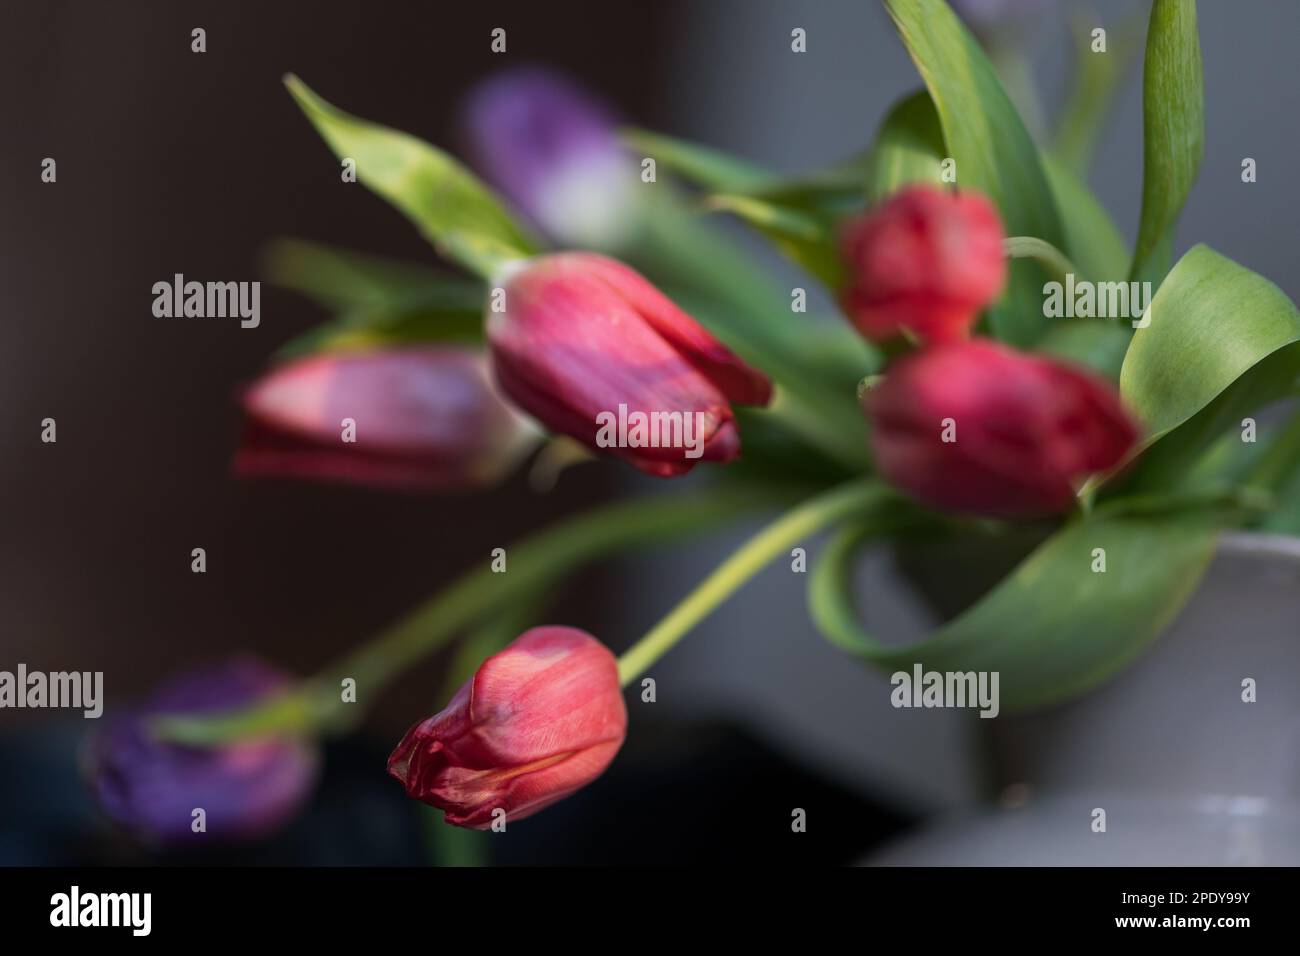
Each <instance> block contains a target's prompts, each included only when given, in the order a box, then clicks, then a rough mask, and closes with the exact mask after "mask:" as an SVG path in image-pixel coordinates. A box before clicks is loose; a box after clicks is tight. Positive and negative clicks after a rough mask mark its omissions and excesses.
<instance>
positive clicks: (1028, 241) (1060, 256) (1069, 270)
mask: <svg viewBox="0 0 1300 956" xmlns="http://www.w3.org/2000/svg"><path fill="white" fill-rule="evenodd" d="M1002 248H1003V249H1004V250H1005V251H1006V254H1007V255H1008V256H1009V257H1011V258H1012V259H1037V260H1038V261H1039V262H1041V263H1042V264H1043V265H1044V266H1046V267H1047V268H1048V269H1050V270H1051V271H1052V273H1053V274H1054V275H1055V276H1056V277H1057V278H1058V279H1060V280H1061V281H1062V282H1064V281H1065V277H1066V276H1067V275H1074V276H1076V277H1077V276H1079V270H1078V269H1076V268H1075V266H1074V263H1073V262H1071V261H1070V260H1069V258H1067V257H1066V255H1065V253H1063V252H1062V251H1061V250H1060V249H1058V248H1056V246H1054V245H1052V244H1051V243H1050V242H1048V241H1046V240H1045V239H1039V238H1038V237H1036V236H1008V237H1007V238H1006V239H1004V240H1003V242H1002Z"/></svg>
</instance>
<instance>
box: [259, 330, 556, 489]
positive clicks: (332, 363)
mask: <svg viewBox="0 0 1300 956" xmlns="http://www.w3.org/2000/svg"><path fill="white" fill-rule="evenodd" d="M243 405H244V411H245V412H246V414H247V423H246V427H245V431H244V438H243V443H242V445H241V447H240V449H239V453H238V454H237V455H236V457H235V464H234V468H235V472H236V473H237V474H239V475H242V476H253V477H265V476H272V477H286V478H307V479H322V480H332V481H345V482H352V483H356V484H361V485H372V486H380V487H392V488H404V489H411V490H441V489H448V488H465V487H474V486H479V485H485V484H490V483H492V482H493V481H495V480H496V479H497V478H499V477H501V476H502V475H503V474H504V472H505V471H507V470H508V469H509V468H510V467H511V466H512V465H513V464H514V463H515V462H516V461H517V460H518V459H519V457H520V456H521V455H522V454H523V453H524V452H525V451H527V449H528V447H529V444H530V442H531V440H532V435H533V432H532V429H531V428H530V427H529V426H528V425H527V424H526V423H525V422H524V420H523V419H522V418H521V417H520V416H519V415H518V414H517V413H516V412H514V410H513V409H511V408H510V407H509V406H508V405H507V404H506V403H505V402H504V401H503V400H502V399H501V398H500V397H499V396H498V395H497V394H496V391H495V389H494V388H493V386H492V383H491V381H490V379H489V376H488V374H487V367H486V362H485V361H484V359H483V356H482V355H481V354H480V353H477V352H475V351H473V350H470V349H464V348H455V347H447V346H433V347H410V348H400V349H385V350H382V351H374V352H356V353H344V354H325V355H318V356H313V357H311V358H306V359H301V360H299V361H295V362H291V363H289V364H286V365H282V366H279V367H277V368H275V369H273V370H272V371H271V372H270V373H269V374H267V375H266V376H265V377H263V378H261V379H259V380H258V381H257V382H255V383H254V384H253V385H252V386H251V387H250V388H248V390H247V391H246V392H245V394H244V396H243ZM348 422H351V423H352V424H351V426H349V425H348Z"/></svg>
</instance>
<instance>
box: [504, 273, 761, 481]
mask: <svg viewBox="0 0 1300 956" xmlns="http://www.w3.org/2000/svg"><path fill="white" fill-rule="evenodd" d="M501 288H502V289H503V290H504V293H505V296H504V306H505V307H504V310H502V311H492V310H491V308H489V311H488V314H487V337H488V342H489V344H490V346H491V352H492V363H493V368H494V370H495V372H496V376H497V380H498V382H500V384H501V388H502V390H503V391H504V392H505V393H506V394H507V395H508V396H510V398H512V399H513V400H514V401H515V402H516V403H518V404H519V405H520V407H522V408H524V409H525V410H527V411H528V412H529V413H530V414H532V415H533V416H534V417H535V418H537V419H538V420H539V421H541V422H543V423H545V424H546V425H547V426H548V427H549V428H550V429H552V430H553V431H556V432H559V433H561V434H565V435H569V436H571V437H573V438H575V439H577V440H578V441H580V442H582V443H583V444H585V445H587V446H589V447H591V448H593V449H596V450H598V451H607V452H609V453H610V454H614V455H617V456H619V457H621V458H623V459H625V460H626V461H628V462H630V463H631V464H632V465H634V466H635V467H637V468H639V469H641V470H642V471H644V472H647V473H649V474H652V475H658V476H661V477H669V476H674V475H680V474H683V473H685V472H687V471H690V470H691V468H693V467H694V466H695V464H696V463H697V462H698V461H717V462H728V461H731V460H732V459H734V458H735V457H736V456H737V455H738V454H739V453H740V435H739V433H738V432H737V430H736V424H735V416H734V414H733V413H732V408H731V405H732V403H737V404H743V405H766V404H767V402H768V401H769V400H770V399H771V395H772V386H771V383H770V382H769V381H768V380H767V378H766V377H765V376H764V375H763V374H762V373H760V372H758V371H756V370H754V369H752V368H750V367H749V366H748V365H746V364H745V363H744V362H742V361H741V360H740V359H739V358H737V357H736V356H735V355H734V354H733V353H732V352H731V351H730V350H729V349H728V348H727V347H726V346H725V345H723V344H722V343H721V342H719V341H718V340H717V339H715V338H714V337H713V336H712V335H710V334H709V333H708V332H707V331H706V330H705V329H704V328H703V327H702V326H701V325H700V324H699V323H698V322H696V321H695V320H694V319H693V318H691V317H690V316H689V315H687V314H686V313H685V312H683V311H682V310H681V309H679V308H678V307H677V306H676V305H674V304H673V303H672V302H671V301H670V300H669V299H668V297H667V296H665V295H664V294H663V293H662V292H660V291H659V290H658V289H656V288H655V287H654V286H653V285H651V284H650V283H649V282H648V281H647V280H646V279H644V278H643V277H642V276H641V275H640V274H639V273H637V272H636V271H634V270H633V269H630V268H628V267H627V266H625V265H623V264H622V263H619V262H616V261H614V260H613V259H608V258H606V257H604V256H599V255H596V254H594V253H582V252H571V253H559V254H556V255H549V256H542V257H540V258H538V259H533V260H531V261H529V262H527V263H524V264H522V265H518V266H516V267H515V268H514V269H513V271H511V272H509V273H507V275H506V276H504V277H503V283H502V286H501ZM620 406H623V409H622V411H620ZM623 413H626V416H627V417H629V418H634V417H635V416H637V415H641V416H645V417H647V418H648V417H649V416H652V415H655V414H658V415H659V416H660V419H659V420H660V421H663V422H667V421H669V418H668V417H665V416H676V418H675V419H673V420H674V421H676V422H678V423H680V426H679V427H677V428H676V429H675V430H672V429H667V428H665V429H664V432H670V431H671V433H672V434H671V437H669V438H668V439H667V440H665V439H664V437H663V435H662V434H661V436H660V438H659V440H657V441H651V442H649V443H645V442H638V441H637V440H636V437H635V436H633V435H631V434H630V433H629V435H628V436H627V437H628V438H629V440H628V441H627V442H626V443H623V442H618V443H611V442H610V441H609V440H608V433H604V434H602V420H603V421H605V422H608V416H610V415H614V416H616V417H621V416H622V414H623ZM602 417H603V419H602ZM683 428H687V429H689V430H690V433H689V436H688V437H689V439H690V441H689V442H688V441H687V438H685V437H683V436H682V435H681V430H682V429H683ZM688 445H691V446H693V447H688Z"/></svg>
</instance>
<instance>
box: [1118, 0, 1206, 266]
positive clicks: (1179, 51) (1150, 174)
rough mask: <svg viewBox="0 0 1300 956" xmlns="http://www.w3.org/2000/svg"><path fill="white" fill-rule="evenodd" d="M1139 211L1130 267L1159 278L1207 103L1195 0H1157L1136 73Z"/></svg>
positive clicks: (1200, 145)
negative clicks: (1139, 111) (1139, 112)
mask: <svg viewBox="0 0 1300 956" xmlns="http://www.w3.org/2000/svg"><path fill="white" fill-rule="evenodd" d="M1142 130H1143V132H1142V218H1141V220H1140V222H1139V225H1138V237H1137V244H1136V246H1135V247H1134V250H1133V266H1132V269H1131V271H1130V275H1131V276H1132V277H1133V278H1135V279H1137V278H1140V279H1149V280H1151V281H1153V282H1159V281H1160V279H1161V278H1162V277H1163V275H1164V272H1165V270H1166V269H1167V268H1168V262H1169V250H1170V249H1171V248H1172V244H1173V229H1174V225H1175V223H1176V222H1177V221H1178V214H1179V213H1180V212H1181V211H1182V208H1183V203H1185V202H1186V201H1187V194H1188V193H1189V192H1190V191H1191V188H1192V183H1194V182H1195V181H1196V174H1197V172H1199V170H1200V168H1201V157H1202V154H1203V153H1204V140H1205V104H1204V89H1203V83H1202V79H1201V44H1200V40H1199V38H1198V37H1197V34H1196V0H1155V2H1154V3H1153V4H1152V5H1151V20H1150V23H1149V25H1148V26H1147V50H1146V61H1145V63H1144V65H1143V77H1142Z"/></svg>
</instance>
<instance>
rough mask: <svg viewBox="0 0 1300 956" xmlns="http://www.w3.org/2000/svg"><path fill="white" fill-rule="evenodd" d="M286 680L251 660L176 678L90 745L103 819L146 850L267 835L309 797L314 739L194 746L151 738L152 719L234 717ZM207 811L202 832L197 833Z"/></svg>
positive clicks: (261, 739)
mask: <svg viewBox="0 0 1300 956" xmlns="http://www.w3.org/2000/svg"><path fill="white" fill-rule="evenodd" d="M288 682H289V681H288V678H287V677H285V676H284V675H282V674H280V673H278V672H277V671H275V670H273V669H271V668H270V667H268V666H267V665H265V664H263V663H261V662H260V661H257V660H255V659H252V658H247V657H243V658H237V659H234V660H231V661H228V662H226V663H225V664H222V665H220V666H217V667H215V668H211V669H208V670H203V671H196V672H193V673H190V674H186V675H183V676H180V677H176V678H173V679H172V680H170V681H168V682H167V683H165V684H164V685H162V686H161V687H159V688H158V689H157V690H156V691H155V692H154V694H153V695H152V696H151V697H150V698H148V699H147V700H146V701H145V702H144V703H143V704H142V705H141V706H140V707H138V708H136V709H134V710H132V711H130V712H128V713H124V714H122V715H121V716H119V717H117V718H115V719H111V720H110V721H109V722H107V724H106V725H105V726H104V728H103V729H102V730H101V731H99V732H97V733H96V734H95V736H94V737H92V738H91V739H90V741H89V742H88V744H87V749H86V758H87V759H86V766H87V771H88V774H89V778H90V784H91V787H92V788H93V790H94V792H95V795H96V796H97V797H98V799H99V802H100V804H101V806H103V808H104V810H105V812H106V813H107V814H108V815H109V816H110V817H111V818H112V819H113V820H115V821H116V822H117V823H119V824H121V825H123V826H124V827H126V828H127V829H129V830H131V831H132V832H133V833H135V834H136V835H137V836H138V837H140V838H141V839H142V840H144V841H145V842H148V843H152V844H156V845H161V846H168V847H171V846H179V845H186V844H187V845H190V846H200V845H203V844H204V843H205V842H207V841H211V842H214V843H215V842H232V841H244V840H255V839H259V838H261V837H264V836H267V835H268V834H270V833H272V832H273V831H275V830H277V829H278V828H279V827H280V826H282V825H283V824H285V823H287V822H288V821H289V820H290V819H291V818H292V817H293V816H294V814H295V813H296V812H297V810H298V808H299V807H300V806H301V805H302V803H303V801H304V800H305V799H306V798H307V796H308V795H309V793H310V792H311V789H312V786H313V784H314V783H315V780H316V768H317V754H316V748H315V746H314V745H313V744H312V743H310V742H309V741H306V740H302V739H299V738H294V737H258V738H252V739H248V740H242V741H239V742H236V743H232V744H229V745H226V746H221V747H213V748H207V747H189V746H183V745H180V744H174V743H167V742H164V741H161V740H159V739H158V738H157V737H155V736H153V734H152V733H151V732H150V729H149V727H148V722H149V718H151V717H154V716H156V715H159V714H184V715H195V714H207V713H219V712H221V711H226V710H232V709H235V708H238V707H242V706H244V705H247V704H250V703H253V702H254V701H257V700H259V699H261V698H264V697H266V696H268V695H270V694H273V693H274V692H276V691H277V690H279V689H281V688H282V687H284V686H285V685H287V684H288ZM197 809H202V810H203V814H204V822H205V826H206V832H195V828H196V822H195V821H196V820H197V819H198V816H197V814H195V812H194V811H195V810H197Z"/></svg>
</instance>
